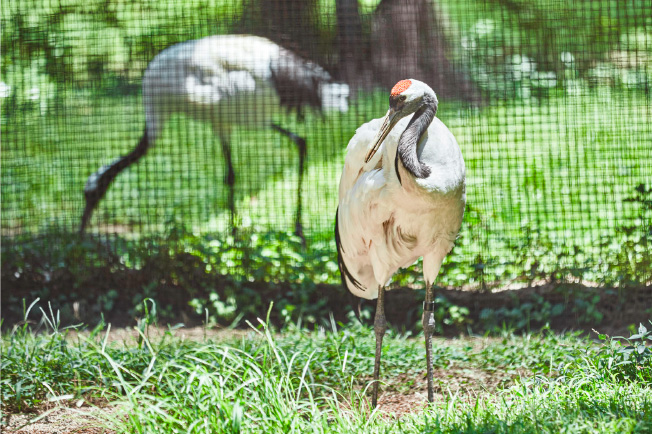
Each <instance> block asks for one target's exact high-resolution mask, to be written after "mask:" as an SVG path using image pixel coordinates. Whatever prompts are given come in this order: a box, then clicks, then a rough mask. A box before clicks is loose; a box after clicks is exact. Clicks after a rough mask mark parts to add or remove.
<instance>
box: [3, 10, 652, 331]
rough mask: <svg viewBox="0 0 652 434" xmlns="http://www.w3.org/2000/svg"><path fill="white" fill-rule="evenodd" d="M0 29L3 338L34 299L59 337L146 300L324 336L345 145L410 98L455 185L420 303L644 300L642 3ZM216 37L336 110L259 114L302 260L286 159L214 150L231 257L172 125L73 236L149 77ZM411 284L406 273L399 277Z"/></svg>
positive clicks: (190, 145)
mask: <svg viewBox="0 0 652 434" xmlns="http://www.w3.org/2000/svg"><path fill="white" fill-rule="evenodd" d="M1 20H2V47H1V48H2V57H1V59H2V62H1V65H0V74H1V79H0V103H1V104H2V115H1V122H2V124H1V128H2V174H1V181H2V285H3V291H2V310H3V317H5V318H6V317H7V314H9V316H10V317H11V315H13V314H15V317H16V318H19V317H20V309H21V308H20V306H21V305H22V304H21V303H20V300H21V299H23V298H26V299H33V298H35V297H44V298H46V299H50V300H53V302H55V303H57V305H58V306H62V307H65V306H68V307H67V308H65V309H64V312H68V313H69V315H70V316H71V317H72V316H74V315H76V313H75V312H76V311H75V309H73V308H72V306H73V304H74V303H78V304H79V303H81V306H82V310H84V309H86V310H87V311H88V314H89V315H90V316H91V317H92V316H93V315H91V314H96V313H97V312H132V311H133V310H134V309H137V306H138V305H139V304H140V301H141V300H142V299H144V298H145V297H151V298H153V299H157V300H158V302H159V306H161V310H162V311H163V312H165V310H166V309H168V311H169V313H170V316H173V315H175V314H178V312H179V311H183V312H186V313H188V314H191V313H194V312H200V313H202V312H204V309H208V310H209V311H210V312H211V315H213V316H214V317H215V318H216V320H219V321H233V320H235V319H237V317H238V313H242V312H245V311H247V309H249V311H255V310H256V309H258V308H259V307H261V306H264V305H266V302H267V301H269V299H276V300H277V301H279V300H280V301H281V304H280V306H281V310H283V309H285V310H284V311H285V312H286V313H287V314H288V315H289V316H295V317H298V316H302V315H304V316H305V315H307V316H310V318H312V319H313V320H314V318H316V317H318V316H320V315H324V314H325V312H327V311H328V309H325V308H324V305H323V303H320V302H319V301H318V300H319V294H321V293H320V292H319V291H320V289H319V288H320V286H319V285H322V284H331V285H336V284H337V283H338V281H339V277H338V272H337V267H336V262H335V248H334V241H333V237H332V228H333V217H334V214H335V208H336V204H337V185H338V181H339V173H340V170H341V167H342V164H343V160H344V155H345V148H346V144H347V143H348V140H349V138H350V137H351V136H352V135H353V134H354V132H355V129H356V128H357V127H358V126H359V125H361V124H362V123H363V122H366V121H368V120H371V119H373V118H377V117H381V116H382V115H383V114H384V111H385V110H386V105H387V90H388V89H389V87H390V86H391V85H392V84H393V83H395V82H396V81H397V80H399V79H402V78H405V77H406V76H409V77H413V78H419V79H423V80H425V81H427V82H428V83H430V84H431V85H432V86H433V88H434V89H435V91H436V92H437V93H438V95H440V106H439V112H438V116H439V117H440V118H441V119H442V120H443V121H444V122H445V123H446V124H447V125H448V126H449V128H450V129H451V130H452V131H453V133H454V134H455V136H456V137H457V140H458V142H459V144H460V147H461V148H462V152H463V154H464V157H465V161H466V164H467V179H468V180H467V185H468V187H467V190H468V207H467V211H466V216H465V220H464V225H463V229H462V232H461V234H460V239H459V240H458V242H457V245H456V247H455V249H454V250H453V252H452V254H451V255H449V257H448V258H447V260H446V263H445V266H444V269H443V270H442V274H441V275H440V279H439V281H438V284H439V285H441V286H446V287H449V288H464V289H469V290H474V291H478V290H479V291H491V290H492V289H494V288H504V287H507V286H509V287H522V286H531V285H534V284H541V283H545V282H567V283H584V284H587V285H590V286H598V287H617V288H620V289H621V290H627V288H630V287H634V288H636V287H641V286H643V287H646V286H649V285H650V284H651V282H652V261H651V259H650V258H651V255H650V253H651V245H652V244H651V241H652V223H651V222H652V194H651V193H650V192H651V189H652V145H651V144H652V102H651V96H650V85H651V83H652V4H650V2H649V1H647V0H627V1H625V0H621V1H618V0H581V1H574V2H564V3H560V2H558V1H552V0H529V1H528V0H462V1H460V0H438V1H434V2H430V1H428V0H410V1H407V2H402V1H399V0H383V1H374V0H359V1H355V0H310V1H292V0H243V1H241V2H236V1H229V0H187V1H179V0H157V1H149V0H141V1H131V0H129V1H127V0H84V1H80V0H4V1H3V7H2V12H1ZM228 33H252V34H258V35H262V36H266V37H269V38H271V39H272V40H274V41H275V42H277V43H280V44H281V45H284V46H286V47H288V48H289V49H291V50H293V51H295V52H297V53H299V54H300V55H302V56H303V57H305V58H309V59H312V60H315V61H317V62H318V63H320V64H321V65H323V66H324V67H325V68H327V69H328V70H329V71H330V72H331V73H332V74H333V75H334V76H335V77H336V78H337V79H339V80H343V81H346V82H347V83H349V84H350V85H351V87H352V89H353V91H354V92H353V94H352V96H351V108H350V110H349V112H347V113H345V114H339V113H338V114H333V113H326V114H325V115H324V116H321V115H319V114H318V113H312V112H308V113H307V114H306V118H305V119H304V120H298V119H296V117H295V116H294V115H292V114H287V113H283V112H278V113H277V114H276V115H275V118H276V120H277V121H278V122H279V123H280V124H282V125H284V126H286V127H287V128H289V129H291V130H292V131H295V132H297V133H298V134H299V135H301V136H303V137H305V138H306V140H307V142H308V162H307V171H306V179H305V188H304V230H305V233H306V235H307V238H308V245H307V247H305V248H304V247H302V246H301V244H300V243H299V242H298V241H297V239H296V238H295V237H293V236H292V235H290V232H291V230H292V228H293V217H294V215H293V213H294V205H295V204H294V200H295V195H294V189H295V186H296V182H297V175H296V172H295V169H294V168H295V167H296V164H297V158H298V157H297V155H296V151H295V149H294V148H293V146H291V144H290V143H288V142H287V141H286V140H285V139H283V138H281V137H279V136H277V135H273V133H271V132H270V131H266V130H256V129H245V128H242V127H237V128H236V129H235V131H234V132H233V136H232V142H233V144H234V164H235V165H236V173H238V183H237V185H236V199H237V209H238V210H239V213H240V221H239V225H240V228H241V230H240V231H239V232H238V234H237V236H236V237H235V238H234V237H232V236H231V235H230V228H229V214H228V211H227V191H226V188H225V187H224V186H223V183H222V180H223V179H224V174H225V167H224V163H223V159H222V157H221V155H220V152H219V142H218V141H217V139H216V138H215V137H213V135H212V131H211V129H210V127H209V126H208V125H205V124H202V123H199V122H196V121H193V120H190V119H186V118H185V117H182V116H179V117H175V118H173V119H172V121H171V122H169V123H168V125H167V126H166V129H165V131H164V133H163V137H162V139H161V140H160V141H159V142H158V143H157V145H156V147H155V148H154V149H152V150H150V152H149V153H148V155H147V156H146V157H145V158H144V159H143V160H142V161H141V162H140V163H139V164H137V165H136V166H133V167H131V168H130V169H129V170H127V171H126V172H125V173H124V174H123V175H122V176H120V177H118V178H117V179H116V181H115V182H114V183H113V185H112V186H111V188H110V189H109V191H108V193H107V196H106V198H105V199H104V200H103V202H102V204H101V205H100V208H99V209H98V211H97V212H96V215H95V217H94V220H93V223H92V227H91V229H90V231H89V232H90V236H89V237H87V238H85V239H81V238H79V237H77V236H76V234H75V231H76V229H77V226H78V223H79V218H80V216H81V213H82V210H83V205H84V204H83V186H84V183H85V181H86V178H87V177H88V175H89V174H91V173H92V172H94V171H95V170H97V168H99V167H101V166H102V165H103V164H106V163H108V162H109V161H112V160H113V159H114V158H116V157H117V156H119V155H123V154H124V153H126V152H128V151H129V150H131V149H133V147H134V146H135V145H136V143H137V141H138V138H139V137H140V134H141V133H142V129H143V125H144V113H143V109H142V101H141V93H140V83H141V78H142V74H143V71H144V70H145V68H146V67H147V64H148V62H149V61H150V60H151V59H152V58H153V57H154V56H155V55H156V54H157V53H158V52H159V51H161V50H162V49H163V48H165V47H167V46H169V45H171V44H174V43H176V42H180V41H185V40H188V39H193V38H199V37H203V36H207V35H212V34H228ZM415 53H416V55H415ZM420 284H421V277H420V276H419V266H418V264H417V266H416V267H414V269H413V270H409V271H405V272H403V273H402V274H400V275H398V276H397V278H396V279H395V285H396V286H401V287H419V285H420ZM275 285H276V286H275ZM339 296H343V294H339V293H338V297H339ZM252 300H253V301H252ZM66 309H67V310H66Z"/></svg>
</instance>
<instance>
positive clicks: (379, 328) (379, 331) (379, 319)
mask: <svg viewBox="0 0 652 434" xmlns="http://www.w3.org/2000/svg"><path fill="white" fill-rule="evenodd" d="M385 330H387V320H386V319H385V288H384V287H382V286H381V287H380V288H378V303H377V304H376V316H375V318H374V332H375V334H376V360H375V362H374V387H373V395H372V398H371V405H372V407H373V408H376V405H378V383H379V382H380V380H379V377H380V355H381V352H382V350H383V336H385Z"/></svg>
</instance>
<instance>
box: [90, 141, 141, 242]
mask: <svg viewBox="0 0 652 434" xmlns="http://www.w3.org/2000/svg"><path fill="white" fill-rule="evenodd" d="M149 146H150V140H149V139H148V133H147V130H145V132H144V133H143V137H142V138H141V139H140V142H138V146H136V148H135V149H134V150H133V151H131V152H130V153H128V154H127V155H125V156H122V157H120V158H118V159H117V160H115V161H114V162H113V163H111V164H107V165H106V166H102V167H101V168H100V169H99V170H98V171H97V172H95V173H93V174H91V176H89V177H88V180H87V181H86V185H85V186H84V197H85V198H86V207H85V208H84V213H83V214H82V218H81V225H80V227H79V233H84V231H85V230H86V226H87V225H88V222H89V221H90V219H91V216H92V215H93V211H94V210H95V208H96V207H97V205H98V204H99V203H100V200H102V198H103V197H104V195H105V194H106V190H108V188H109V185H111V182H113V180H114V179H115V177H116V176H118V174H119V173H120V172H122V171H123V170H125V169H126V168H127V167H129V166H131V165H132V164H134V163H136V162H137V161H138V160H140V159H141V158H142V157H143V155H145V153H146V152H147V149H148V148H149Z"/></svg>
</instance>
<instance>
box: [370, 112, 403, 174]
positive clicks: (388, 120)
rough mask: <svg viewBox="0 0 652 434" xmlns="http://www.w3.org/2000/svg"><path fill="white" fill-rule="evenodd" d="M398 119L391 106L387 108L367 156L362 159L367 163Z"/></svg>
mask: <svg viewBox="0 0 652 434" xmlns="http://www.w3.org/2000/svg"><path fill="white" fill-rule="evenodd" d="M398 121H399V117H398V116H397V112H396V111H395V110H394V109H393V108H390V109H389V110H387V114H386V115H385V118H384V119H383V125H382V126H381V127H380V130H378V134H376V138H375V139H374V141H373V146H372V147H371V149H370V150H369V152H368V153H367V156H366V157H365V159H364V162H365V163H368V162H369V160H371V157H373V156H374V155H375V154H376V152H378V149H379V148H380V145H381V144H382V143H383V140H385V137H387V134H389V132H390V131H392V128H394V125H396V123H397V122H398Z"/></svg>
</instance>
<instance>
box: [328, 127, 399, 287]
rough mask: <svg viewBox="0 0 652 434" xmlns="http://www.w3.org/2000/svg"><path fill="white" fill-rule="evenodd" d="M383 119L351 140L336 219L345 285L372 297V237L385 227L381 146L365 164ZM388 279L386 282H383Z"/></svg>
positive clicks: (336, 235)
mask: <svg viewBox="0 0 652 434" xmlns="http://www.w3.org/2000/svg"><path fill="white" fill-rule="evenodd" d="M381 122H382V119H375V120H373V121H371V122H368V123H366V124H364V125H362V126H361V127H360V128H358V129H357V131H356V134H355V135H354V136H353V138H352V139H351V140H350V141H349V145H348V147H347V155H346V158H345V161H344V169H343V171H342V177H341V179H340V189H339V206H338V211H337V215H336V219H335V220H336V221H335V241H336V244H337V252H338V266H339V268H340V274H341V277H342V283H343V285H344V286H345V287H346V288H347V289H348V290H349V291H351V292H352V293H353V294H354V295H356V296H358V297H362V298H367V299H373V298H375V297H376V296H377V293H378V285H379V283H378V282H377V280H376V277H375V274H374V269H373V266H372V263H371V259H370V247H371V240H372V239H374V238H376V237H378V236H379V234H377V233H375V231H378V230H379V228H382V222H383V221H384V219H386V218H387V216H386V214H387V209H385V207H384V206H383V204H382V201H381V197H382V195H383V191H384V189H385V187H386V186H387V181H386V171H385V170H384V167H383V159H382V155H383V154H384V152H383V149H382V147H383V146H385V145H384V144H382V145H381V149H379V151H378V152H377V153H376V154H375V155H374V157H373V158H372V159H371V160H370V161H369V162H368V163H365V162H364V159H365V157H366V155H367V153H368V152H369V149H370V148H371V146H372V142H373V139H374V138H375V137H376V132H377V131H378V128H380V125H381ZM384 283H385V282H383V284H384Z"/></svg>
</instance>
